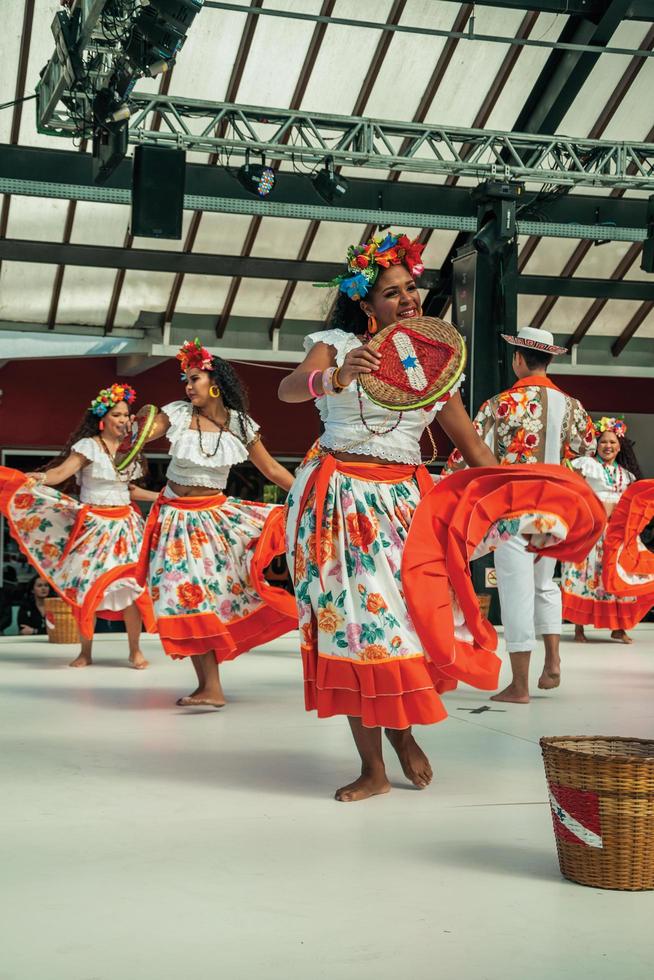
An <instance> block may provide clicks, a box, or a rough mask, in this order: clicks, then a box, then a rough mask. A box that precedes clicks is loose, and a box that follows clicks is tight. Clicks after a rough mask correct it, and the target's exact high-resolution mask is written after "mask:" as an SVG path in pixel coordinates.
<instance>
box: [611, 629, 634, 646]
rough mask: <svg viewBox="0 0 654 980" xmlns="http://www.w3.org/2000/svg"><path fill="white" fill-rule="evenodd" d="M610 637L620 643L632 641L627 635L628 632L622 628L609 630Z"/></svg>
mask: <svg viewBox="0 0 654 980" xmlns="http://www.w3.org/2000/svg"><path fill="white" fill-rule="evenodd" d="M611 639H612V640H618V641H619V642H620V643H633V642H634V641H633V640H632V638H631V637H630V636H629V634H628V633H625V631H624V630H613V631H612V632H611Z"/></svg>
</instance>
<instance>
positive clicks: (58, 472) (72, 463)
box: [27, 453, 89, 487]
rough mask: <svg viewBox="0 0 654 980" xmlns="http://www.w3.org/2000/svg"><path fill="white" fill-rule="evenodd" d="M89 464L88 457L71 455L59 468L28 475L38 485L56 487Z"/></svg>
mask: <svg viewBox="0 0 654 980" xmlns="http://www.w3.org/2000/svg"><path fill="white" fill-rule="evenodd" d="M88 462H89V461H88V459H87V458H86V456H82V455H81V453H71V454H70V456H67V457H66V459H65V460H64V461H63V463H60V464H59V466H53V467H52V469H51V470H46V471H45V473H28V474H27V476H29V477H30V479H32V480H36V482H37V483H41V484H43V486H46V487H56V486H58V485H59V484H60V483H65V482H66V480H69V479H70V478H71V476H75V474H76V473H79V471H80V470H81V469H83V468H84V467H85V466H86V465H87V464H88Z"/></svg>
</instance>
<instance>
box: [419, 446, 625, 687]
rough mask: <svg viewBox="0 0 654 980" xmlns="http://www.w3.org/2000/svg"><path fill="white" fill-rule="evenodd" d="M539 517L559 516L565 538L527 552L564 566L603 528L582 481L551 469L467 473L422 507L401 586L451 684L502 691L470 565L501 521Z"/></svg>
mask: <svg viewBox="0 0 654 980" xmlns="http://www.w3.org/2000/svg"><path fill="white" fill-rule="evenodd" d="M534 513H538V514H544V515H553V516H556V517H557V518H559V520H560V521H561V522H562V523H563V524H564V525H566V526H567V529H568V531H567V537H566V538H565V540H563V541H559V542H557V543H556V544H553V545H551V546H549V547H546V548H539V547H536V546H534V545H533V543H532V545H531V546H530V549H529V550H531V551H533V552H536V553H539V554H544V555H547V556H549V557H552V558H559V559H562V560H565V561H580V560H582V559H583V557H584V556H585V555H586V554H587V553H588V551H589V549H590V548H592V546H593V545H594V543H595V542H596V541H597V539H598V538H599V536H600V535H601V533H602V531H603V529H604V526H605V520H606V519H605V513H604V508H603V506H602V504H601V503H600V501H599V500H598V498H597V497H596V496H595V494H594V493H593V492H592V490H591V489H590V488H589V487H588V484H587V483H586V482H585V480H583V479H582V478H581V477H580V476H578V475H577V474H575V473H570V472H569V471H567V470H565V469H564V468H563V467H560V466H554V465H547V464H534V465H530V466H524V467H522V466H512V467H504V466H503V467H499V466H498V467H480V468H476V469H468V470H462V471H460V472H458V473H454V474H452V475H451V476H448V477H447V478H446V479H444V480H442V481H441V482H440V483H439V484H437V485H436V486H435V487H434V488H433V490H431V491H430V493H429V494H427V496H426V497H425V498H424V499H423V500H422V501H421V502H420V504H419V505H418V508H417V510H416V512H415V514H414V517H413V521H412V523H411V527H410V529H409V536H408V538H407V541H406V544H405V548H404V558H403V561H402V581H403V583H404V587H405V592H406V596H407V605H408V607H409V612H410V613H411V617H412V619H413V622H414V624H415V626H416V629H417V630H418V634H419V636H420V638H421V640H422V641H423V643H424V647H425V651H426V654H427V656H428V657H429V659H430V661H431V662H432V664H433V665H434V666H435V667H436V668H438V670H439V671H440V672H441V673H442V674H443V675H445V676H446V677H450V678H452V680H454V681H465V682H466V683H468V684H472V685H473V686H475V687H480V688H482V689H485V690H493V689H495V687H496V686H497V679H498V675H499V667H500V662H499V660H498V659H497V657H495V655H494V653H493V651H494V650H495V647H496V642H497V640H496V634H495V630H494V629H493V627H492V626H491V624H490V623H489V622H488V620H487V619H485V617H484V616H482V614H481V612H480V609H479V603H478V600H477V596H476V595H475V592H474V589H473V586H472V580H471V578H470V572H469V562H470V560H471V559H472V558H473V557H474V556H477V557H478V556H479V554H480V553H483V551H481V552H480V546H481V545H482V542H483V540H484V537H485V536H486V534H487V533H488V531H489V529H490V528H491V526H492V525H494V524H495V523H496V522H497V521H498V520H500V519H501V518H512V517H519V516H522V515H525V514H534ZM532 542H533V538H532ZM476 553H477V555H476ZM452 592H454V595H455V596H456V600H457V603H458V605H459V607H460V609H461V612H462V614H463V619H464V621H465V625H466V627H467V629H468V631H469V633H470V636H469V638H467V639H465V640H461V639H459V638H457V636H456V635H455V634H456V628H455V621H454V612H453V606H452V599H451V594H452Z"/></svg>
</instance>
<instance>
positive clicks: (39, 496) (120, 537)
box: [0, 467, 154, 636]
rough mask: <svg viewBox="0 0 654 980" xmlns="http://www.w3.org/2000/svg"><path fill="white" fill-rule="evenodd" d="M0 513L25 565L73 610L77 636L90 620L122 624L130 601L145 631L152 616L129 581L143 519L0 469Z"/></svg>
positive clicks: (89, 631) (127, 510) (124, 509)
mask: <svg viewBox="0 0 654 980" xmlns="http://www.w3.org/2000/svg"><path fill="white" fill-rule="evenodd" d="M0 510H1V511H2V513H3V514H4V515H5V517H6V518H7V520H8V522H9V528H10V531H11V534H12V537H13V538H14V539H15V540H16V542H17V543H18V545H19V547H20V549H21V551H22V552H23V554H24V555H25V556H26V558H27V559H28V561H29V562H30V564H31V565H32V566H33V567H34V568H35V569H36V571H37V572H38V573H39V575H41V576H42V577H43V578H45V579H47V580H48V582H49V583H50V585H51V586H52V587H53V589H54V590H55V591H56V592H57V593H58V594H59V595H60V596H61V598H62V599H64V600H65V601H66V602H67V603H68V604H69V605H70V606H71V607H72V609H73V612H74V614H75V617H76V619H77V621H78V624H79V627H80V631H81V632H82V635H84V636H90V635H92V633H93V617H94V616H95V615H96V614H97V615H99V616H101V617H103V618H107V619H114V618H122V617H121V615H120V614H121V612H122V610H124V609H126V608H127V606H130V605H131V604H132V603H133V602H137V605H138V606H139V609H140V611H141V614H142V616H143V617H144V622H145V625H146V628H147V629H150V630H153V629H154V620H153V616H152V609H151V605H150V603H149V599H148V597H147V595H145V594H144V590H143V587H142V586H140V585H139V584H138V583H137V581H136V577H135V571H136V561H137V558H138V555H139V551H140V547H141V540H142V536H143V519H142V517H141V515H140V514H139V513H138V511H136V510H134V508H132V507H131V506H129V505H126V506H122V507H95V506H93V505H91V504H81V503H80V502H79V501H78V500H75V499H74V498H73V497H69V496H68V495H67V494H65V493H61V492H60V491H58V490H55V489H54V488H53V487H44V486H42V485H40V484H34V485H32V484H31V481H29V480H27V478H26V477H25V474H24V473H20V472H19V471H18V470H11V469H8V468H6V467H0Z"/></svg>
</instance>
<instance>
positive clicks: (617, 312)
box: [588, 299, 643, 337]
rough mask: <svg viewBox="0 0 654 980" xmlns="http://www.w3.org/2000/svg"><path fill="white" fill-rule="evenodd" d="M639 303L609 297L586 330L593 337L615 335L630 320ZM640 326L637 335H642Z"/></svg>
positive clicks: (618, 333) (617, 334)
mask: <svg viewBox="0 0 654 980" xmlns="http://www.w3.org/2000/svg"><path fill="white" fill-rule="evenodd" d="M640 307H641V303H640V302H639V301H637V300H627V299H611V300H609V302H608V303H607V304H606V306H604V308H603V309H602V310H601V311H600V313H599V314H598V316H597V319H596V320H595V322H594V323H593V325H592V326H591V328H590V330H589V331H588V335H589V336H594V337H617V336H619V335H620V334H621V333H622V331H623V330H624V328H625V327H626V326H627V324H628V323H629V321H630V320H631V318H632V316H633V315H634V313H637V312H638V310H639V309H640ZM641 330H642V327H641V328H640V329H639V331H638V334H637V336H639V337H642V336H643V334H642V333H641Z"/></svg>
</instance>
